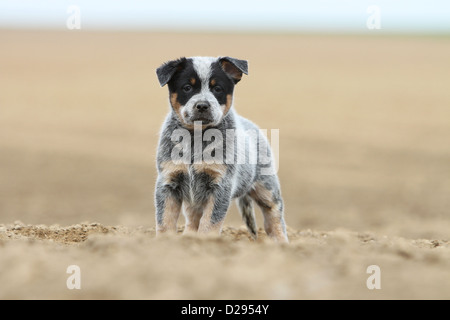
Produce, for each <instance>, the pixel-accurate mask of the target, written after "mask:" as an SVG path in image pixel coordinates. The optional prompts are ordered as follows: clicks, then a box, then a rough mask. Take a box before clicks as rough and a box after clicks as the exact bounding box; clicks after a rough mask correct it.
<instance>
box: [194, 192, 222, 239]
mask: <svg viewBox="0 0 450 320" xmlns="http://www.w3.org/2000/svg"><path fill="white" fill-rule="evenodd" d="M214 202H215V198H214V197H213V196H211V197H210V198H209V199H208V202H206V205H205V206H204V208H203V215H202V218H201V219H200V225H199V227H198V233H201V234H206V233H212V232H214V233H218V234H220V233H221V232H222V225H223V220H222V221H219V222H217V223H215V224H213V223H212V222H211V217H212V213H213V210H214Z"/></svg>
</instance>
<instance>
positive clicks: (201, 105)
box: [195, 101, 210, 112]
mask: <svg viewBox="0 0 450 320" xmlns="http://www.w3.org/2000/svg"><path fill="white" fill-rule="evenodd" d="M209 107H210V105H209V102H206V101H202V102H197V104H196V105H195V109H197V111H199V112H203V111H206V110H208V109H209Z"/></svg>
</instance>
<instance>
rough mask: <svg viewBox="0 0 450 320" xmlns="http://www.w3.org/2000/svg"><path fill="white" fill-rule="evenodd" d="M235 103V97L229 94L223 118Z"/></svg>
mask: <svg viewBox="0 0 450 320" xmlns="http://www.w3.org/2000/svg"><path fill="white" fill-rule="evenodd" d="M232 103H233V96H232V95H231V94H227V101H226V102H225V107H224V109H223V116H225V115H226V114H227V113H228V111H229V110H230V108H231V105H232Z"/></svg>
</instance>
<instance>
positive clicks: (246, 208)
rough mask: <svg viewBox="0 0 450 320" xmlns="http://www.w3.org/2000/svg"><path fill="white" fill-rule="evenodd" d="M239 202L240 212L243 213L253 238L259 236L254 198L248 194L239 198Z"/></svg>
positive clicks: (243, 218)
mask: <svg viewBox="0 0 450 320" xmlns="http://www.w3.org/2000/svg"><path fill="white" fill-rule="evenodd" d="M237 204H238V207H239V212H240V213H241V216H242V220H244V222H245V224H246V225H247V229H248V231H249V232H250V235H251V236H252V238H253V239H255V240H256V238H257V229H256V220H255V211H254V210H253V200H252V198H250V196H249V195H248V194H246V195H244V196H242V197H240V198H238V200H237Z"/></svg>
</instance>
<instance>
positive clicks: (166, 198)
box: [155, 179, 182, 234]
mask: <svg viewBox="0 0 450 320" xmlns="http://www.w3.org/2000/svg"><path fill="white" fill-rule="evenodd" d="M161 180H162V179H158V181H157V183H156V191H155V203H156V233H157V234H159V233H164V232H167V231H169V232H176V231H177V221H178V217H179V216H180V211H181V204H182V198H181V194H180V192H179V191H178V190H176V189H173V188H171V186H170V185H167V184H165V183H163V182H162V181H161Z"/></svg>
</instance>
